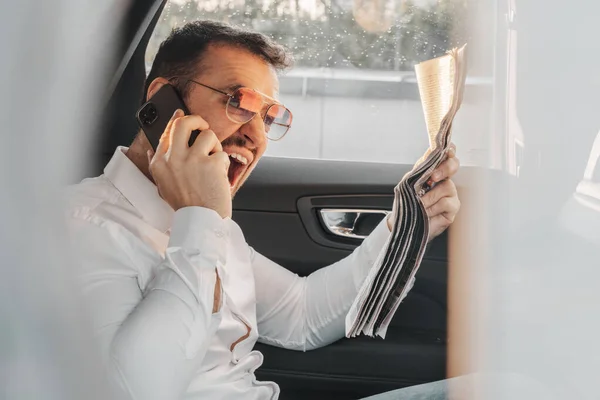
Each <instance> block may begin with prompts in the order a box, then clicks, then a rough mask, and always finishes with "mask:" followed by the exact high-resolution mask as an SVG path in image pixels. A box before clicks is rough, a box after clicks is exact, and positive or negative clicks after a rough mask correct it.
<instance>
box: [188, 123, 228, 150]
mask: <svg viewBox="0 0 600 400" xmlns="http://www.w3.org/2000/svg"><path fill="white" fill-rule="evenodd" d="M186 143H187V142H186ZM186 145H187V144H186ZM191 150H192V152H193V153H194V155H199V156H207V155H210V154H213V153H218V152H222V151H223V146H221V142H220V141H219V138H218V137H217V135H216V134H215V133H214V132H213V131H211V130H210V129H206V130H203V131H202V132H200V134H199V135H198V137H197V138H196V141H195V142H194V144H193V145H192V147H191Z"/></svg>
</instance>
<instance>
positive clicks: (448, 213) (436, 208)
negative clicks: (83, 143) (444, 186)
mask: <svg viewBox="0 0 600 400" xmlns="http://www.w3.org/2000/svg"><path fill="white" fill-rule="evenodd" d="M459 210H460V200H459V199H458V197H456V196H455V197H444V198H442V199H440V201H438V202H437V203H435V204H434V205H432V206H431V207H429V208H428V209H427V210H426V211H427V216H428V217H429V219H432V218H436V217H439V216H443V217H444V218H445V219H446V220H447V221H448V222H449V223H452V222H454V218H455V217H456V214H458V211H459Z"/></svg>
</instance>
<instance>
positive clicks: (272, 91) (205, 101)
mask: <svg viewBox="0 0 600 400" xmlns="http://www.w3.org/2000/svg"><path fill="white" fill-rule="evenodd" d="M202 66H203V69H202V71H201V72H200V73H199V74H198V75H196V76H194V77H193V78H192V79H194V80H195V81H197V82H200V83H202V84H204V85H208V86H210V87H213V88H215V89H219V90H221V91H223V92H225V93H232V92H233V91H234V90H235V89H236V88H238V87H241V86H243V87H247V88H251V89H255V90H257V91H259V92H261V93H263V94H265V95H267V96H270V97H273V98H276V96H277V94H278V88H279V87H278V80H277V75H276V73H275V71H274V69H273V68H272V67H271V66H270V65H269V64H267V63H266V62H265V61H263V60H262V59H261V58H259V57H257V56H255V55H254V54H252V53H250V52H248V51H246V50H243V49H239V48H236V47H233V46H226V45H223V46H209V47H208V49H207V50H206V52H205V53H204V55H203V56H202ZM189 84H190V85H191V86H190V90H189V92H188V96H187V98H186V105H187V107H188V108H189V110H190V112H191V113H192V114H197V115H199V116H201V117H202V118H204V120H206V122H208V124H209V125H210V129H211V130H212V131H213V132H215V134H216V135H217V137H218V138H219V140H220V141H221V144H222V145H223V151H225V152H226V153H227V154H229V156H230V157H229V158H230V161H231V166H230V167H229V174H228V176H229V184H230V185H231V194H232V196H233V195H234V194H235V193H236V192H237V190H238V189H239V188H240V187H241V186H242V184H243V183H244V182H245V181H246V179H247V178H248V176H249V175H250V173H251V172H252V170H253V169H254V167H255V166H256V163H257V162H258V160H259V159H260V157H261V156H262V155H263V154H264V152H265V150H266V148H267V136H266V133H265V126H264V122H263V119H262V116H261V115H256V116H255V117H254V118H253V119H252V120H251V121H250V122H247V123H245V124H238V123H235V122H232V121H231V120H230V119H229V118H228V117H227V114H226V112H225V107H226V104H227V100H228V99H229V98H228V97H227V96H225V95H223V94H221V93H218V92H215V91H213V90H210V89H208V88H205V87H203V86H201V85H196V84H194V83H193V82H190V83H189Z"/></svg>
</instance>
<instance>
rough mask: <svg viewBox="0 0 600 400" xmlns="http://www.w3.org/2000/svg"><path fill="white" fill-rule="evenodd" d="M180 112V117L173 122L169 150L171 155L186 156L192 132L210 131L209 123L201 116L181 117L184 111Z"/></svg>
mask: <svg viewBox="0 0 600 400" xmlns="http://www.w3.org/2000/svg"><path fill="white" fill-rule="evenodd" d="M179 111H180V110H178V111H177V112H178V114H177V115H179V116H178V117H176V118H175V119H174V120H173V121H172V125H171V129H170V143H169V145H170V149H169V150H170V151H171V153H177V154H184V153H185V151H186V150H187V149H188V147H189V146H188V142H189V140H190V136H191V134H192V131H194V130H196V129H198V130H206V129H208V122H206V121H205V120H204V119H203V118H202V117H201V116H199V115H186V116H181V115H183V111H181V113H179Z"/></svg>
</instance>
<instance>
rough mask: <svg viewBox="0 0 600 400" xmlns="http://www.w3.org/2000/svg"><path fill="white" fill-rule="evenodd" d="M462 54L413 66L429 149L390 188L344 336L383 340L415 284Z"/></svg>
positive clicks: (462, 70)
mask: <svg viewBox="0 0 600 400" xmlns="http://www.w3.org/2000/svg"><path fill="white" fill-rule="evenodd" d="M465 49H466V45H465V46H463V47H461V48H459V49H453V50H451V51H449V52H448V54H447V55H445V56H443V57H439V58H436V59H433V60H429V61H425V62H423V63H421V64H419V65H417V66H416V67H415V69H416V74H417V83H418V86H419V94H420V96H421V103H422V105H423V112H424V115H425V122H426V126H427V132H428V135H429V144H430V146H429V149H428V150H427V152H426V153H425V155H424V156H423V157H422V158H421V159H420V160H419V161H418V162H417V163H416V164H415V166H414V167H413V169H412V170H411V171H410V172H409V173H407V174H406V175H405V176H404V178H403V179H402V181H401V182H400V183H399V184H398V186H396V188H395V189H394V196H395V201H394V213H393V215H394V216H395V221H394V228H393V230H392V233H391V235H390V237H389V239H388V241H387V243H386V245H385V247H384V249H383V250H382V252H381V253H380V254H379V256H378V258H377V260H376V261H375V263H374V265H373V267H372V268H371V270H370V271H369V274H368V276H367V278H366V279H365V281H364V283H363V285H362V287H361V288H360V290H359V292H358V295H357V296H356V299H355V301H354V303H353V304H352V306H351V308H350V311H349V312H348V314H347V316H346V336H347V337H354V336H357V335H359V334H361V333H363V334H365V335H368V336H375V335H378V336H381V337H383V338H385V334H386V332H387V327H388V325H389V323H390V321H391V319H392V317H393V315H394V313H395V312H396V310H397V309H398V306H399V305H400V302H401V301H402V300H403V299H404V297H406V295H407V293H408V291H409V290H410V288H411V287H412V285H413V283H414V280H415V274H416V273H417V270H418V269H419V265H420V264H421V260H422V258H423V254H424V253H425V249H426V246H427V239H428V237H429V220H428V218H427V213H426V212H425V208H424V206H423V203H422V201H421V196H422V195H423V194H425V193H426V192H427V191H428V190H430V189H431V188H430V187H429V185H428V183H427V182H428V181H429V178H430V177H431V174H432V173H433V171H434V170H435V168H436V167H437V166H438V165H439V164H440V163H441V162H442V161H444V159H445V156H446V150H447V148H448V146H449V145H450V140H451V130H452V121H453V119H454V116H455V115H456V112H457V111H458V109H459V108H460V105H461V103H462V98H463V91H464V85H465V79H466V64H465V62H466V61H465Z"/></svg>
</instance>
